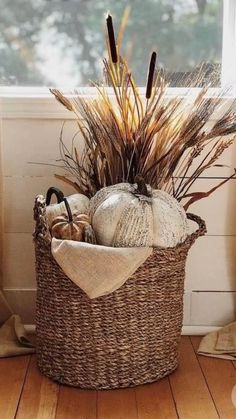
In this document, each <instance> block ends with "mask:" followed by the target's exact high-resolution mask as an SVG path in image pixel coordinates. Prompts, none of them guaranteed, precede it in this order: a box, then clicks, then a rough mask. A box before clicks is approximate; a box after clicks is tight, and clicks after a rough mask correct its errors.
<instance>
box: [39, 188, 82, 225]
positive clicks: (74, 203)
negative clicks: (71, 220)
mask: <svg viewBox="0 0 236 419" xmlns="http://www.w3.org/2000/svg"><path fill="white" fill-rule="evenodd" d="M67 201H68V204H69V206H70V208H71V211H72V212H73V213H74V212H76V213H79V214H88V213H89V198H88V197H87V196H85V195H83V194H80V193H77V194H74V195H70V196H68V197H67ZM65 212H66V208H65V203H64V202H60V203H59V204H51V205H48V206H47V207H46V214H47V219H48V224H49V226H51V225H52V222H53V220H54V219H55V218H56V217H58V216H60V215H62V214H64V213H65Z"/></svg>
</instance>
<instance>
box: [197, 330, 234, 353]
mask: <svg viewBox="0 0 236 419" xmlns="http://www.w3.org/2000/svg"><path fill="white" fill-rule="evenodd" d="M198 354H199V355H205V356H211V357H213V358H222V359H232V360H236V322H233V323H230V324H228V325H227V326H224V327H222V328H221V329H220V330H218V331H216V332H211V333H208V334H207V335H206V336H204V337H203V338H202V340H201V342H200V345H199V348H198Z"/></svg>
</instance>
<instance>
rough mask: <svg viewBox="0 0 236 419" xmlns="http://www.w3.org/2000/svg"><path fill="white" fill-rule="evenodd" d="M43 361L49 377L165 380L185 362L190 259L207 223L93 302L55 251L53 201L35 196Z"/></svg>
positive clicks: (90, 381)
mask: <svg viewBox="0 0 236 419" xmlns="http://www.w3.org/2000/svg"><path fill="white" fill-rule="evenodd" d="M34 217H35V221H36V228H35V233H34V240H35V254H36V276H37V309H36V335H37V350H36V351H37V362H38V366H39V369H40V370H41V372H42V373H43V374H45V375H46V376H48V377H50V378H52V379H54V380H56V381H58V382H61V383H64V384H68V385H71V386H77V387H80V388H93V389H111V388H120V387H130V386H136V385H139V384H144V383H149V382H153V381H156V380H158V379H159V378H162V377H164V376H165V375H167V374H169V373H170V372H172V371H173V370H175V368H176V367H177V365H178V344H179V340H180V334H181V328H182V319H183V292H184V277H185V263H186V258H187V254H188V251H189V249H190V247H191V245H192V244H193V243H194V241H195V240H196V239H197V237H199V236H200V235H203V234H205V232H206V226H205V223H204V221H202V220H201V219H200V218H199V217H197V216H196V215H193V214H188V218H189V219H191V220H193V221H196V222H197V223H198V224H199V229H198V230H197V231H196V232H195V233H192V234H191V235H189V236H188V237H187V239H186V240H185V242H184V243H182V244H180V245H178V246H176V247H175V248H168V249H159V248H158V249H157V248H156V249H154V250H153V253H152V255H151V256H150V257H149V258H148V259H147V260H146V261H145V263H144V264H143V265H142V266H141V267H140V268H139V269H138V270H137V271H136V272H135V273H134V274H133V275H132V276H131V277H130V278H129V279H128V280H127V281H126V283H125V284H124V285H123V286H122V287H121V288H119V289H118V290H116V291H115V292H113V293H112V294H110V295H106V296H102V297H99V298H96V299H94V300H90V299H89V298H88V297H87V296H86V294H85V293H84V292H83V291H82V290H80V288H79V287H77V286H76V285H75V284H74V283H73V282H72V281H71V280H70V279H69V278H68V277H67V276H66V275H65V274H64V272H63V271H62V270H61V268H60V267H59V265H58V264H57V263H56V261H55V260H54V258H53V256H52V254H51V236H50V232H49V228H48V224H47V218H46V206H45V200H44V198H43V197H42V196H38V197H37V198H36V201H35V208H34Z"/></svg>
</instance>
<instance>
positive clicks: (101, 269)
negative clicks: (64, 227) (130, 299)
mask: <svg viewBox="0 0 236 419" xmlns="http://www.w3.org/2000/svg"><path fill="white" fill-rule="evenodd" d="M51 248H52V254H53V256H54V258H55V260H56V261H57V263H58V265H59V266H60V267H61V268H62V270H63V271H64V272H65V274H66V275H67V276H68V277H69V278H70V279H71V280H72V281H73V282H74V283H75V284H76V285H78V286H79V287H80V288H81V289H82V290H83V291H84V292H85V293H86V294H87V296H88V297H89V298H91V299H92V298H97V297H100V296H102V295H106V294H110V293H112V292H113V291H115V290H117V289H118V288H120V287H121V286H122V285H123V284H124V283H125V281H126V280H127V279H128V278H129V277H130V276H131V275H132V274H133V273H134V272H135V271H136V270H137V269H138V268H139V266H140V265H142V263H143V262H145V260H146V259H147V258H148V257H149V256H150V255H151V254H152V248H149V247H138V248H133V247H130V248H127V247H124V248H118V247H107V246H98V245H92V244H89V243H84V242H77V241H73V240H58V239H55V238H53V239H52V247H51Z"/></svg>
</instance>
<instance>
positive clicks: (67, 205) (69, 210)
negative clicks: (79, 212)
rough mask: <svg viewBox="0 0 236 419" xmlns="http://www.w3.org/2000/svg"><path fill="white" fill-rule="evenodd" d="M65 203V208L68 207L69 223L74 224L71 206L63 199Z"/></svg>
mask: <svg viewBox="0 0 236 419" xmlns="http://www.w3.org/2000/svg"><path fill="white" fill-rule="evenodd" d="M63 202H64V204H65V207H66V211H67V214H68V220H69V223H72V221H73V216H72V212H71V209H70V205H69V203H68V201H67V199H66V198H64V199H63Z"/></svg>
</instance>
